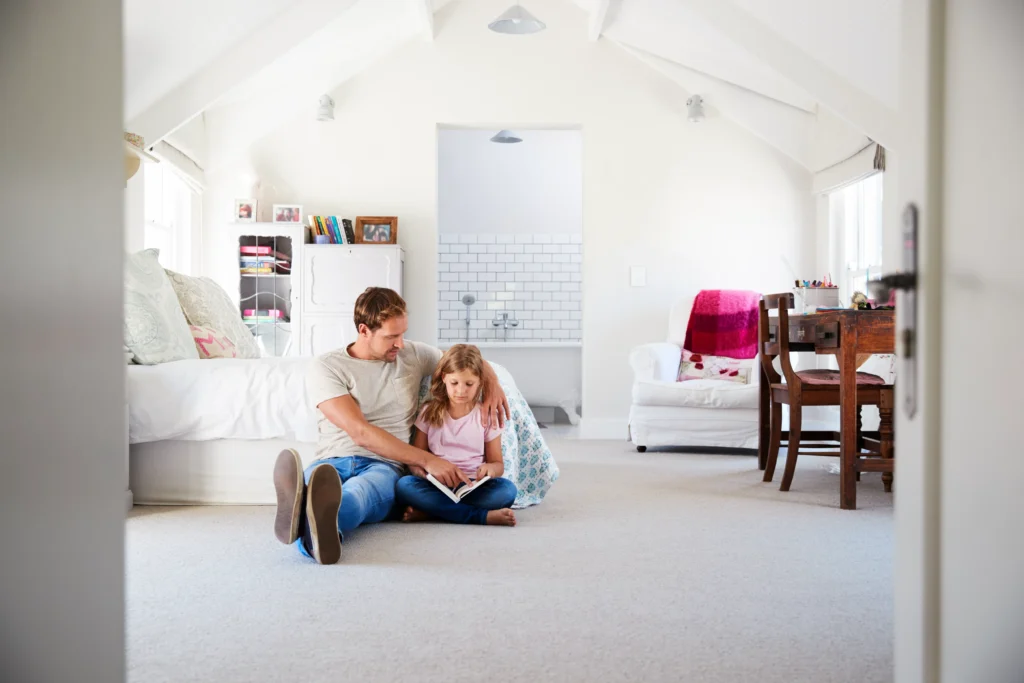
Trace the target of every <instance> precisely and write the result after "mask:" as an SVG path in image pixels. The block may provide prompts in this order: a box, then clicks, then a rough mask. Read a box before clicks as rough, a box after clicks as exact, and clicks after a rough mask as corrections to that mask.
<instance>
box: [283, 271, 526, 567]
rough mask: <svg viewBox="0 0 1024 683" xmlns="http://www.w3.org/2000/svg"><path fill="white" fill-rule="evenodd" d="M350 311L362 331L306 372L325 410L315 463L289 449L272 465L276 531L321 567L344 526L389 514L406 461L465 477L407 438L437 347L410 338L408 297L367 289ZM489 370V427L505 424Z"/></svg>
mask: <svg viewBox="0 0 1024 683" xmlns="http://www.w3.org/2000/svg"><path fill="white" fill-rule="evenodd" d="M353 318H354V320H355V325H356V330H357V331H358V332H359V338H358V339H357V340H356V341H355V342H353V343H352V344H349V345H348V347H347V348H344V349H337V350H335V351H331V352H330V353H326V354H324V355H322V356H318V357H317V358H315V359H314V360H313V362H312V365H311V367H310V372H309V376H308V378H307V386H306V391H307V395H308V398H309V400H310V402H311V403H312V404H313V405H314V406H316V408H317V409H318V410H319V413H320V414H319V416H318V418H317V422H318V427H319V438H318V441H317V447H316V461H314V462H313V463H312V464H311V465H310V466H309V467H308V468H307V469H306V471H305V473H303V471H302V460H301V459H300V458H299V454H298V453H297V452H296V451H295V450H293V449H288V450H285V451H282V452H281V454H280V455H279V456H278V457H277V464H276V465H275V466H274V487H275V488H276V489H277V517H276V518H275V520H274V533H275V534H276V536H277V538H278V540H279V541H281V542H282V543H288V544H293V543H294V544H295V545H296V547H298V549H299V551H300V552H302V553H303V554H304V555H306V556H307V557H312V558H313V559H315V560H316V561H317V562H319V563H320V564H334V563H335V562H337V561H338V560H340V559H341V543H342V540H343V539H344V534H345V532H347V531H351V530H352V529H355V528H356V527H358V526H359V525H360V524H367V523H371V522H380V521H383V520H385V519H388V518H389V517H390V516H391V515H392V513H393V508H396V507H397V506H396V505H395V483H396V482H397V481H398V480H399V479H400V478H401V477H402V475H403V474H405V466H407V465H410V466H413V467H419V468H422V470H424V471H426V472H429V473H430V474H432V475H433V476H434V477H435V478H437V479H439V480H441V481H442V482H444V483H445V484H447V485H449V486H455V485H456V484H457V483H458V482H459V481H466V476H465V474H463V473H462V471H461V470H460V469H459V468H458V467H456V466H455V465H453V464H452V463H450V462H448V461H447V460H443V459H441V458H438V457H435V456H434V455H431V454H430V453H428V452H427V451H424V450H421V449H419V448H415V447H414V446H411V445H410V444H409V438H410V436H411V433H412V426H413V422H414V421H415V419H416V414H417V409H418V408H419V394H420V384H421V382H422V380H423V378H424V377H428V376H429V375H431V374H432V373H433V372H434V369H435V368H436V367H437V363H438V361H439V360H440V359H441V351H440V350H439V349H437V348H434V347H433V346H429V345H427V344H421V343H419V342H413V341H405V339H404V335H405V332H406V330H407V329H408V328H409V325H408V320H407V318H406V308H405V301H404V300H403V299H402V297H400V296H399V295H398V293H397V292H395V291H393V290H390V289H385V288H383V287H370V288H369V289H367V290H366V291H365V292H363V293H362V294H360V295H359V298H358V299H356V306H355V312H354V316H353ZM484 374H485V376H484V377H483V378H482V380H483V385H484V399H483V403H482V405H481V415H482V416H483V419H484V421H485V422H487V423H488V425H490V424H497V425H498V426H504V423H505V418H506V417H507V416H508V414H509V406H508V401H507V400H506V398H505V392H504V391H502V389H501V387H500V386H499V384H498V378H497V375H495V373H494V370H493V369H492V368H491V366H490V364H488V363H484Z"/></svg>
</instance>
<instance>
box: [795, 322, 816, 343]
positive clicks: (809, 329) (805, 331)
mask: <svg viewBox="0 0 1024 683" xmlns="http://www.w3.org/2000/svg"><path fill="white" fill-rule="evenodd" d="M816 327H817V324H816V323H815V321H813V320H807V319H801V320H797V321H796V322H790V323H789V343H790V344H813V343H814V340H815V339H816V338H817V332H816Z"/></svg>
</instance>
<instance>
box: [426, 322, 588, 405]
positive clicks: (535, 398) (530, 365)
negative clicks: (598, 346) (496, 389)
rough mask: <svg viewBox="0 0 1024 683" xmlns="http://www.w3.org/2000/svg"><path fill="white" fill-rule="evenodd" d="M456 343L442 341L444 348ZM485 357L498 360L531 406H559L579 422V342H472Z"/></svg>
mask: <svg viewBox="0 0 1024 683" xmlns="http://www.w3.org/2000/svg"><path fill="white" fill-rule="evenodd" d="M454 343H459V342H445V343H443V344H441V345H440V348H442V349H447V348H448V347H450V346H453V344H454ZM471 343H473V344H474V345H475V346H477V347H478V348H479V349H480V353H481V354H483V357H484V358H485V359H486V360H492V361H494V362H495V363H500V364H501V365H503V366H504V367H505V368H507V369H508V371H509V372H510V373H511V374H512V377H514V378H515V380H516V385H517V386H518V387H519V391H521V392H522V394H523V398H525V399H526V402H527V403H529V404H530V406H532V407H551V408H555V407H557V408H561V409H562V410H564V411H565V413H566V415H568V416H569V421H570V422H571V423H572V424H574V425H575V424H579V420H580V413H579V411H580V400H581V397H582V393H583V344H582V343H581V342H536V341H533V342H527V341H523V342H493V341H490V342H488V341H480V342H471Z"/></svg>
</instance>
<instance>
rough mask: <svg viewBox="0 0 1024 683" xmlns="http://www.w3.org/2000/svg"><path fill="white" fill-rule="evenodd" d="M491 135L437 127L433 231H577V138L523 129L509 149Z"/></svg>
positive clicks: (579, 222) (580, 226)
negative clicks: (435, 206) (435, 210)
mask: <svg viewBox="0 0 1024 683" xmlns="http://www.w3.org/2000/svg"><path fill="white" fill-rule="evenodd" d="M495 132H496V130H495V129H491V128H488V129H482V130H472V129H470V130H466V129H462V130H459V129H451V128H447V129H446V128H442V129H441V130H439V131H438V133H437V134H438V141H437V174H438V175H437V196H438V208H437V216H438V225H437V229H438V231H439V232H440V233H441V234H442V235H443V234H449V233H473V234H478V235H479V234H498V233H505V234H517V233H521V234H534V233H555V232H557V233H579V232H581V231H582V230H583V136H582V134H581V133H580V131H578V130H521V131H516V132H518V133H519V136H520V137H522V138H523V141H522V142H518V143H514V144H499V143H496V142H491V140H490V138H491V136H493V135H494V134H495Z"/></svg>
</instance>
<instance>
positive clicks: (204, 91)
mask: <svg viewBox="0 0 1024 683" xmlns="http://www.w3.org/2000/svg"><path fill="white" fill-rule="evenodd" d="M355 3H356V0H303V1H302V2H300V3H298V4H296V5H294V6H293V7H291V8H290V9H288V10H287V11H285V12H282V13H281V14H279V15H277V16H275V17H273V19H272V20H271V21H268V22H267V23H266V24H264V25H263V26H260V27H259V28H257V29H256V30H255V31H253V32H252V33H251V34H250V35H249V36H247V37H246V38H245V39H244V40H242V41H241V42H239V43H237V44H235V45H234V46H233V47H232V48H231V49H229V50H228V51H227V52H225V53H224V54H223V55H221V56H220V57H218V58H217V59H215V60H214V61H213V62H212V63H210V64H209V65H208V66H207V67H205V68H204V69H203V70H202V71H200V72H199V73H197V74H195V75H194V76H192V77H191V78H189V79H188V80H186V81H185V82H184V83H182V84H181V85H179V86H178V87H176V88H174V89H173V90H171V91H170V92H169V93H167V94H166V95H164V96H163V97H161V98H160V99H159V100H157V101H156V102H155V103H154V104H153V105H151V106H150V107H149V108H147V109H146V110H145V111H143V112H142V113H141V114H139V115H137V116H135V117H133V118H132V119H131V120H130V121H129V122H128V128H127V129H128V130H130V131H132V132H134V133H137V134H138V135H141V136H143V138H144V139H145V140H146V144H147V145H153V144H155V143H156V142H158V141H160V140H162V139H164V138H165V137H167V136H168V135H170V134H171V133H173V132H174V131H175V130H177V129H178V128H179V127H181V126H183V125H185V124H186V123H188V122H189V121H190V120H192V118H194V117H195V116H197V115H198V114H200V113H201V112H202V111H203V110H205V109H207V108H208V107H209V106H210V105H212V104H213V103H214V102H216V101H217V99H218V98H219V97H221V96H222V95H223V94H224V93H226V92H228V91H229V90H230V89H231V88H232V87H234V86H236V85H238V84H239V83H241V82H242V81H244V80H246V79H248V78H250V77H251V76H253V75H255V74H256V73H258V72H259V71H260V70H262V69H264V68H266V67H267V66H269V65H270V64H272V63H273V62H274V61H275V60H277V59H278V58H280V57H281V56H282V55H283V54H285V53H286V52H288V51H289V50H291V49H292V48H294V47H295V46H296V45H298V44H299V43H301V42H303V41H305V40H307V39H308V38H309V36H310V35H311V34H313V33H315V32H317V31H318V30H320V29H321V28H323V27H324V25H325V24H327V23H328V22H330V21H331V20H333V19H336V18H337V17H338V15H339V14H341V13H342V12H344V11H346V10H347V9H349V8H350V7H351V6H352V5H354V4H355Z"/></svg>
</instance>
